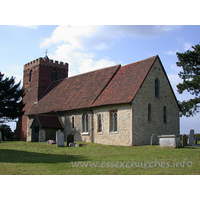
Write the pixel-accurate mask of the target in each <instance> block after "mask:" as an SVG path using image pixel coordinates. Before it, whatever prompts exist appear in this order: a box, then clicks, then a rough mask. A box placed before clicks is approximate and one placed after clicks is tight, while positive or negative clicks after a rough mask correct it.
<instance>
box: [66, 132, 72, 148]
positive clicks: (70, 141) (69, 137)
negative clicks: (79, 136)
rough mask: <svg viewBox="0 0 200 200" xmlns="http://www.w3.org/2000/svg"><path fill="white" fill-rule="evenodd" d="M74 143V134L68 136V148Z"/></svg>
mask: <svg viewBox="0 0 200 200" xmlns="http://www.w3.org/2000/svg"><path fill="white" fill-rule="evenodd" d="M73 142H74V135H72V134H69V135H67V146H69V144H70V143H73Z"/></svg>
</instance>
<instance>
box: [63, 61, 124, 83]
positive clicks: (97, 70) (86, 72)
mask: <svg viewBox="0 0 200 200" xmlns="http://www.w3.org/2000/svg"><path fill="white" fill-rule="evenodd" d="M119 66H121V64H117V65H113V66H110V67H104V68H100V69H96V70H93V71H89V72H84V73H81V74H77V75H74V76H70V77H67V78H65V79H69V78H73V77H77V76H81V75H85V74H89V73H93V72H97V71H100V70H104V69H109V68H112V67H119Z"/></svg>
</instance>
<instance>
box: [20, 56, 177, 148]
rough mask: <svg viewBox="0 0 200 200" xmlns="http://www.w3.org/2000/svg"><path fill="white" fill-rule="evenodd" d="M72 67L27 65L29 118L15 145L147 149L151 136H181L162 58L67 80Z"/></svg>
mask: <svg viewBox="0 0 200 200" xmlns="http://www.w3.org/2000/svg"><path fill="white" fill-rule="evenodd" d="M68 67H69V66H68V63H63V62H58V61H53V60H50V59H49V58H48V57H47V56H46V57H45V58H38V59H36V60H34V61H32V62H30V63H28V64H25V65H24V81H23V87H24V89H25V96H24V98H23V101H24V103H25V104H26V105H25V108H24V110H25V113H24V115H23V116H22V117H20V118H19V120H18V123H17V139H18V140H24V141H29V142H38V141H39V131H40V130H41V129H43V130H44V131H45V136H46V140H50V139H51V140H56V131H58V130H59V129H60V130H62V131H63V132H64V133H65V139H66V140H68V138H69V136H70V138H73V140H74V141H75V142H79V141H80V142H81V141H83V142H93V143H100V144H108V145H124V146H132V145H149V144H150V140H151V135H152V134H155V135H172V134H175V135H178V134H179V106H178V102H177V99H176V97H175V94H174V92H173V90H172V87H171V85H170V82H169V79H168V77H167V75H166V72H165V70H164V67H163V65H162V63H161V60H160V58H159V57H158V56H154V57H151V58H147V59H145V60H142V61H139V62H135V63H132V64H128V65H125V66H121V65H116V66H111V67H107V68H103V69H99V70H96V71H92V72H88V73H84V74H80V75H77V76H72V77H68Z"/></svg>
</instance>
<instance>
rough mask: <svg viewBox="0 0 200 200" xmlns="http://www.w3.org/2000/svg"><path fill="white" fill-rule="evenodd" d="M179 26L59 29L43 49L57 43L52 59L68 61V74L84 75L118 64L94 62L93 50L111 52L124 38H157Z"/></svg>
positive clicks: (103, 61) (100, 60) (65, 27)
mask: <svg viewBox="0 0 200 200" xmlns="http://www.w3.org/2000/svg"><path fill="white" fill-rule="evenodd" d="M178 27H179V26H138V25H133V26H132V25H131V26H129V25H117V26H115V25H113V26H106V25H105V26H76V25H74V26H63V25H62V26H57V27H56V29H55V30H54V31H53V33H52V35H51V36H50V37H49V38H46V39H44V41H43V42H42V43H41V45H40V47H41V48H43V47H47V46H50V45H52V44H57V45H58V46H57V48H56V50H55V52H54V53H52V54H50V55H49V57H50V58H52V59H56V60H61V61H64V62H68V63H69V64H70V67H69V75H70V76H71V75H75V74H78V73H84V72H87V71H91V70H95V69H100V68H104V67H108V66H112V65H115V62H114V61H111V60H110V59H109V58H100V59H98V60H97V59H96V60H95V56H96V55H95V54H94V53H93V51H94V50H103V49H108V48H109V47H110V46H112V45H114V44H115V42H116V41H117V40H119V39H120V38H125V37H132V38H133V39H134V38H150V37H158V36H161V35H163V34H165V33H168V32H170V31H173V30H176V29H177V28H178Z"/></svg>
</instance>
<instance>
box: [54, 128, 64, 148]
mask: <svg viewBox="0 0 200 200" xmlns="http://www.w3.org/2000/svg"><path fill="white" fill-rule="evenodd" d="M64 141H65V139H64V133H63V132H62V131H61V130H59V131H57V132H56V142H57V147H64V146H65V143H64Z"/></svg>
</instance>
